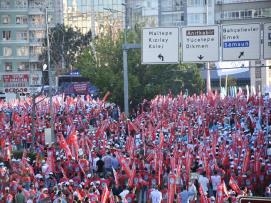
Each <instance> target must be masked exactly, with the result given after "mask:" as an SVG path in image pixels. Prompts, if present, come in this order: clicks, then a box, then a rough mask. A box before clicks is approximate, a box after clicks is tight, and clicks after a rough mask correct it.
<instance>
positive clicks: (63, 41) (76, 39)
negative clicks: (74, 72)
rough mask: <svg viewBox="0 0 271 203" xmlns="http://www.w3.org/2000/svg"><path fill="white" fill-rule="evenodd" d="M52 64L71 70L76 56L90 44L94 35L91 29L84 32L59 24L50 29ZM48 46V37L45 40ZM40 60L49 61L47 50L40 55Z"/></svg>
mask: <svg viewBox="0 0 271 203" xmlns="http://www.w3.org/2000/svg"><path fill="white" fill-rule="evenodd" d="M49 39H50V40H49V41H50V57H51V65H53V67H55V68H56V69H58V70H60V69H61V68H62V67H64V68H65V70H64V71H69V67H70V66H73V65H74V64H75V62H76V57H77V56H78V55H79V54H80V52H81V51H82V50H84V49H85V48H86V47H88V46H89V44H90V42H91V40H92V35H91V31H89V32H87V33H86V34H82V33H81V32H80V31H79V30H77V29H74V28H72V27H67V26H65V25H63V24H57V25H56V26H55V27H53V28H51V29H50V31H49ZM43 45H44V47H47V38H46V39H45V40H44V44H43ZM40 61H42V62H43V63H47V50H46V49H44V51H43V53H42V54H41V55H40Z"/></svg>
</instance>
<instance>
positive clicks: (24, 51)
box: [16, 47, 29, 56]
mask: <svg viewBox="0 0 271 203" xmlns="http://www.w3.org/2000/svg"><path fill="white" fill-rule="evenodd" d="M16 51H17V56H28V55H29V53H28V47H18V48H17V49H16Z"/></svg>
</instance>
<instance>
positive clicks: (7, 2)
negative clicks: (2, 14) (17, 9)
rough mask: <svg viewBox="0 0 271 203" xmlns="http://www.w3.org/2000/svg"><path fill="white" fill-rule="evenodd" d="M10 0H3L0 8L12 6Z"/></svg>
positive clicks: (0, 2)
mask: <svg viewBox="0 0 271 203" xmlns="http://www.w3.org/2000/svg"><path fill="white" fill-rule="evenodd" d="M10 2H11V1H10V0H1V1H0V8H10Z"/></svg>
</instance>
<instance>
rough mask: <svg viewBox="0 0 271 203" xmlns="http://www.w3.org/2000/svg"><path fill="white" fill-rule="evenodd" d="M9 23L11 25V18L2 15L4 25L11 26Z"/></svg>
mask: <svg viewBox="0 0 271 203" xmlns="http://www.w3.org/2000/svg"><path fill="white" fill-rule="evenodd" d="M9 23H10V16H9V15H2V24H9Z"/></svg>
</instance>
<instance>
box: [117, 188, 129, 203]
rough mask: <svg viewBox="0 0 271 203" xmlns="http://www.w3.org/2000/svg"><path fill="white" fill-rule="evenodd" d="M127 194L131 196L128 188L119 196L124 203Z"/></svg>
mask: <svg viewBox="0 0 271 203" xmlns="http://www.w3.org/2000/svg"><path fill="white" fill-rule="evenodd" d="M127 194H129V189H128V188H125V189H124V190H123V191H122V192H121V193H120V194H119V196H120V198H121V201H122V202H124V201H125V197H126V195H127Z"/></svg>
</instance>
